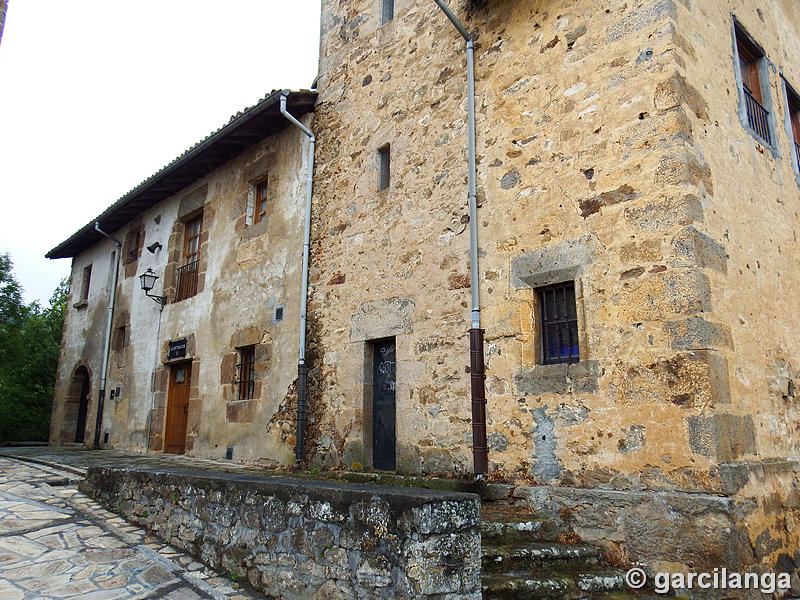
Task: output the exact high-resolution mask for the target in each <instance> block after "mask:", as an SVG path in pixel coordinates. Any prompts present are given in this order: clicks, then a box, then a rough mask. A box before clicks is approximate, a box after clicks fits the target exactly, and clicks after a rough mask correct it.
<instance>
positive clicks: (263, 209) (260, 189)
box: [253, 179, 267, 223]
mask: <svg viewBox="0 0 800 600" xmlns="http://www.w3.org/2000/svg"><path fill="white" fill-rule="evenodd" d="M254 192H255V193H254V196H255V203H254V207H255V208H254V210H253V223H260V222H261V221H263V220H264V219H266V218H267V180H266V179H265V180H264V181H261V182H259V183H257V184H255V190H254Z"/></svg>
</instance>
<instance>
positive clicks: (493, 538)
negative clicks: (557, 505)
mask: <svg viewBox="0 0 800 600" xmlns="http://www.w3.org/2000/svg"><path fill="white" fill-rule="evenodd" d="M568 531H569V529H568V526H567V524H566V523H565V522H564V521H563V520H561V519H555V518H553V516H552V515H550V514H537V513H534V512H532V511H530V510H528V509H525V508H522V507H517V506H509V505H498V504H495V503H488V502H487V503H484V504H483V506H482V507H481V538H482V539H483V540H484V541H485V542H488V543H495V542H497V541H498V540H499V541H500V543H501V544H507V543H510V542H526V541H535V542H557V541H559V539H560V538H559V536H564V535H566V534H567V533H568Z"/></svg>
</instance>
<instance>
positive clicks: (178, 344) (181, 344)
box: [167, 338, 186, 360]
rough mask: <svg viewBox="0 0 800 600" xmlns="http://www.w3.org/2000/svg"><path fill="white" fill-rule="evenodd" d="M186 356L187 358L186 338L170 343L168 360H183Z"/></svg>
mask: <svg viewBox="0 0 800 600" xmlns="http://www.w3.org/2000/svg"><path fill="white" fill-rule="evenodd" d="M184 356H186V338H183V339H182V340H175V341H174V342H170V343H169V353H168V354H167V360H173V359H175V358H183V357H184Z"/></svg>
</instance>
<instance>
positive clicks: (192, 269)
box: [176, 215, 203, 301]
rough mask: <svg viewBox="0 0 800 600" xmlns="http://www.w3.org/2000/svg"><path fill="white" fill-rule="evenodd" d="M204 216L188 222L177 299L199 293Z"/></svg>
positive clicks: (183, 298)
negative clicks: (199, 263)
mask: <svg viewBox="0 0 800 600" xmlns="http://www.w3.org/2000/svg"><path fill="white" fill-rule="evenodd" d="M202 225H203V216H202V215H200V216H199V217H196V218H194V219H192V220H191V221H187V222H186V228H185V231H184V238H183V256H184V264H183V266H182V267H180V268H178V292H177V295H176V300H178V301H180V300H185V299H186V298H191V297H192V296H194V295H195V294H196V293H197V270H198V269H197V263H198V259H199V257H200V230H201V229H202Z"/></svg>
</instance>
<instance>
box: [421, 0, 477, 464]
mask: <svg viewBox="0 0 800 600" xmlns="http://www.w3.org/2000/svg"><path fill="white" fill-rule="evenodd" d="M434 2H436V4H437V5H439V8H441V9H442V12H444V14H445V15H446V16H447V18H448V19H450V22H451V23H452V24H453V25H454V26H455V28H456V29H457V30H458V33H460V34H461V37H463V38H464V40H465V41H466V42H467V155H468V159H469V173H468V178H469V283H470V290H471V291H472V328H471V329H470V330H469V364H470V389H471V395H472V461H473V470H474V472H475V478H476V479H483V474H485V473H486V472H487V471H488V470H489V448H488V446H487V444H486V372H485V369H484V362H483V329H481V309H480V295H479V290H478V202H477V197H478V193H477V183H476V179H477V168H476V166H475V47H474V42H473V39H472V35H471V34H470V33H469V32H468V31H467V30H466V28H465V27H464V26H463V25H462V24H461V21H459V20H458V18H456V16H455V15H454V14H453V11H451V10H450V7H449V6H447V4H445V2H444V0H434Z"/></svg>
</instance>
